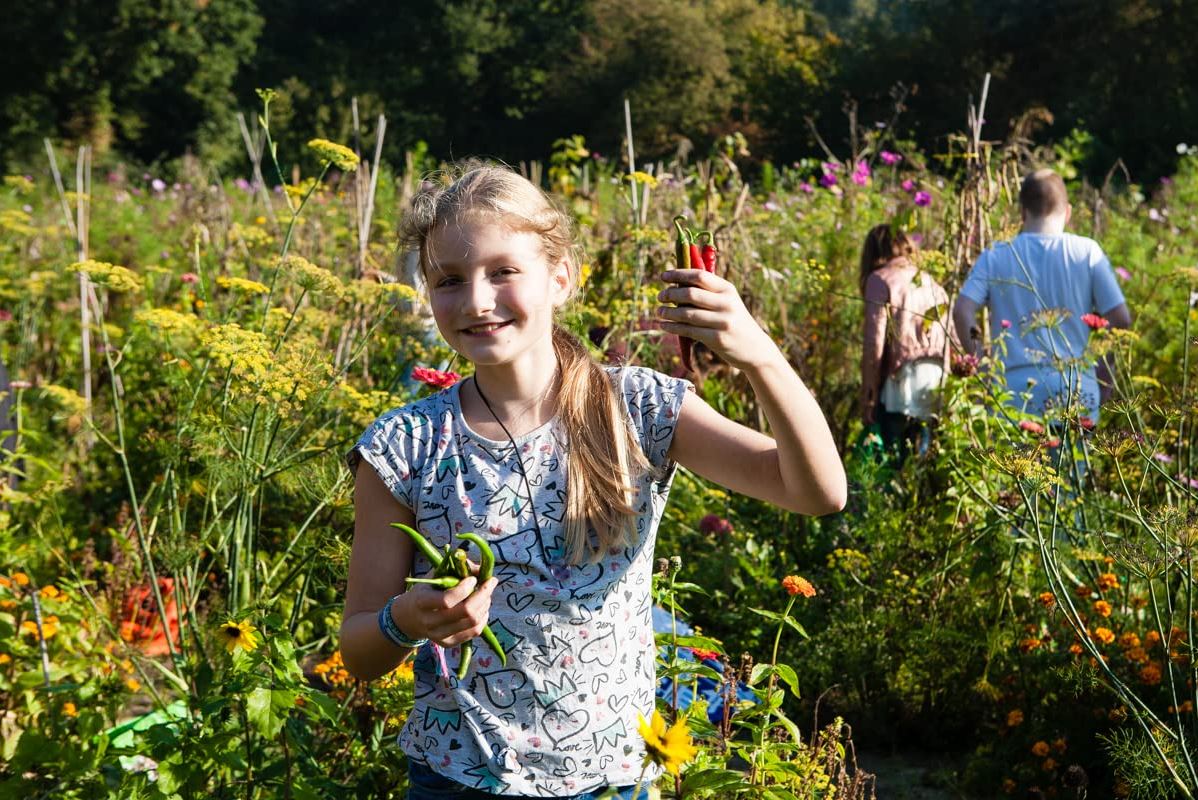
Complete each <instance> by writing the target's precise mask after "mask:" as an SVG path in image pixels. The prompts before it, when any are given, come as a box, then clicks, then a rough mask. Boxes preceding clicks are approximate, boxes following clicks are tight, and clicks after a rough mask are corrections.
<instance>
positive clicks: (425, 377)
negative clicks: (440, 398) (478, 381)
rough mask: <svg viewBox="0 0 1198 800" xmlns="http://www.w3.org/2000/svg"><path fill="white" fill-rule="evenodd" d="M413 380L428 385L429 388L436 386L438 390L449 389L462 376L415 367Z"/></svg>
mask: <svg viewBox="0 0 1198 800" xmlns="http://www.w3.org/2000/svg"><path fill="white" fill-rule="evenodd" d="M412 378H414V379H415V380H418V381H420V382H421V383H427V384H428V385H429V386H436V387H437V388H438V389H448V388H449V387H450V386H453V385H454V384H455V383H457V382H458V381H460V380H461V379H462V376H461V375H459V374H457V373H456V372H442V371H441V370H438V369H430V368H429V367H413V369H412Z"/></svg>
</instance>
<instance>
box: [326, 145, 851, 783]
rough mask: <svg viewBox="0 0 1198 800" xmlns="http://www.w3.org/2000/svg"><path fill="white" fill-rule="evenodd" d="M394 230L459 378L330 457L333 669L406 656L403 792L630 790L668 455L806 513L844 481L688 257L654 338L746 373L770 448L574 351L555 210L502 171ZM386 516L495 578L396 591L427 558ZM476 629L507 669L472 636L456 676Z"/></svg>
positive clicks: (786, 372)
mask: <svg viewBox="0 0 1198 800" xmlns="http://www.w3.org/2000/svg"><path fill="white" fill-rule="evenodd" d="M403 234H404V237H403V238H404V241H405V243H406V244H408V245H409V246H411V247H413V248H414V249H416V250H417V251H418V252H419V254H420V264H421V269H422V271H423V275H424V277H425V280H426V283H427V286H428V292H429V301H430V305H431V307H432V312H433V316H434V318H435V320H436V323H437V327H438V328H439V329H440V331H441V334H442V335H443V336H444V337H445V340H446V341H447V342H448V343H449V345H450V346H451V347H452V348H453V349H454V350H456V351H457V352H458V353H459V354H460V355H461V356H462V357H463V358H465V359H467V360H469V361H471V362H472V363H473V365H474V375H473V376H472V377H470V378H468V379H466V380H464V381H461V382H459V383H457V384H455V385H454V386H452V387H450V388H448V389H445V390H444V391H442V392H440V393H439V394H436V395H433V396H431V397H427V398H425V399H423V400H420V401H417V402H415V403H412V404H410V405H407V406H405V407H403V408H400V409H397V410H395V411H391V412H389V413H387V414H384V415H383V416H382V417H380V418H379V420H378V421H376V422H375V423H374V424H373V425H372V426H371V427H370V428H369V429H368V430H367V431H366V433H365V434H363V436H362V438H361V439H360V440H359V442H358V443H357V445H356V446H355V447H354V448H353V450H352V451H351V452H350V453H349V456H348V460H349V464H350V468H351V469H353V470H355V480H356V482H355V492H354V507H355V523H354V540H353V550H352V554H351V558H350V568H349V582H348V587H347V590H346V600H345V616H344V620H343V623H342V627H341V649H342V654H343V657H344V659H345V663H346V666H347V667H348V669H349V670H350V671H351V672H352V673H353V674H354V675H356V676H357V677H359V678H362V679H371V678H374V677H377V676H379V675H383V674H385V673H387V672H388V671H390V670H391V669H393V668H395V667H396V666H397V665H398V664H400V663H401V662H402V661H403V660H404V659H405V658H407V657H408V656H409V655H410V654H411V652H412V649H413V648H416V649H417V654H416V660H415V663H414V670H415V698H416V699H415V705H414V708H413V709H412V713H411V714H410V716H409V717H408V719H407V722H406V724H405V725H404V728H403V731H402V733H401V734H400V737H399V744H400V746H401V747H402V748H403V750H404V751H405V752H406V753H407V754H408V756H409V761H410V783H411V790H410V793H409V795H408V797H409V798H412V799H413V800H421V799H422V798H429V797H438V798H446V797H453V798H483V797H488V796H490V795H505V796H511V795H515V796H528V797H578V798H589V797H593V796H597V795H598V794H600V793H601V792H602V791H604V790H605V789H606V788H607V787H615V788H616V789H617V791H618V792H620V793H621V795H620V796H624V797H628V796H631V792H632V789H633V784H635V783H636V781H637V779H638V776H639V775H640V774H641V761H640V759H641V755H642V752H643V746H642V743H641V740H640V737H639V736H638V733H637V722H636V720H637V712H640V713H642V714H644V715H646V716H649V715H650V714H651V713H652V710H653V696H654V685H655V671H654V657H655V647H654V640H653V629H652V625H651V608H652V603H651V600H650V591H649V588H650V574H651V572H652V564H653V545H654V540H655V537H656V532H657V525H658V522H659V520H660V519H661V515H662V511H663V509H664V506H665V501H666V496H667V494H668V493H669V488H670V482H671V480H672V478H673V476H674V467H675V464H676V463H679V464H682V465H683V466H685V467H687V468H689V469H691V470H693V471H694V472H696V473H697V474H699V475H702V476H704V477H706V478H708V479H710V480H713V481H715V482H717V483H720V484H723V485H725V486H727V487H728V488H730V489H732V490H734V491H739V492H743V493H745V494H748V495H752V496H754V497H759V498H762V499H764V500H767V501H770V502H772V503H776V504H777V505H779V506H782V507H783V508H787V509H790V510H793V511H796V512H801V513H807V514H824V513H828V512H831V511H836V510H838V509H840V508H841V507H843V505H844V500H845V491H846V486H845V477H844V472H843V470H842V468H841V464H840V459H839V456H838V454H837V452H836V448H835V445H834V443H833V440H832V436H831V433H830V431H829V430H828V426H827V424H826V422H825V421H824V417H823V414H822V413H821V412H820V408H819V406H818V405H817V404H816V402H815V399H814V398H813V397H812V396H811V394H810V393H809V392H808V391H807V389H806V388H805V387H804V385H803V383H802V381H800V380H799V377H798V376H797V375H796V374H795V373H794V371H793V370H792V369H791V368H790V365H789V364H788V363H787V362H786V359H785V358H784V357H783V355H782V353H781V352H780V351H779V350H778V348H777V347H776V346H775V345H774V343H773V342H772V341H771V340H770V338H769V336H768V335H767V334H766V333H765V331H763V330H762V329H761V328H760V327H759V326H758V325H757V323H756V322H755V321H754V320H753V318H752V317H751V316H750V315H749V313H748V312H747V311H746V309H745V307H744V304H743V303H742V302H741V300H740V297H739V296H738V295H737V292H736V290H735V288H734V287H733V286H732V285H731V284H729V283H728V282H727V281H725V280H723V279H721V278H718V277H716V276H714V275H711V274H708V273H704V272H702V271H701V270H685V271H678V270H673V271H668V272H665V273H664V274H663V275H662V276H661V277H662V280H663V281H664V282H667V283H670V284H674V285H673V286H671V287H669V288H666V289H664V290H663V291H662V292H661V294H660V295H659V297H660V299H661V300H662V302H664V303H670V304H682V303H686V304H688V307H685V308H683V307H679V306H677V305H675V306H673V307H662V308H661V309H659V314H660V317H661V319H662V322H661V328H662V329H663V330H666V331H669V332H670V333H676V334H681V335H684V336H690V337H692V338H694V339H696V340H698V341H701V342H704V343H705V344H707V345H708V346H709V347H711V348H712V349H713V350H715V351H716V352H718V353H719V354H720V355H721V356H723V357H724V359H725V360H727V361H728V363H730V364H732V365H734V366H736V367H739V368H740V369H742V370H744V372H745V374H746V375H747V377H748V378H749V380H750V381H751V382H752V384H753V387H754V389H755V391H756V393H757V396H758V398H759V400H760V401H761V404H762V406H763V407H764V409H765V412H766V416H767V418H768V419H769V421H770V424H771V426H772V428H773V430H774V433H775V437H776V438H773V439H771V438H769V437H768V436H766V435H764V434H761V433H758V432H756V431H753V430H750V429H748V428H745V427H742V426H741V425H738V424H736V423H734V422H731V421H729V420H727V419H725V418H724V417H723V416H721V415H720V414H719V413H717V412H716V411H714V410H713V409H711V408H710V407H709V406H708V405H707V404H705V403H704V402H703V401H702V400H701V399H700V398H699V397H698V396H696V395H695V394H694V393H693V391H688V390H689V389H691V388H692V387H691V386H690V384H689V382H687V381H685V380H682V379H676V378H670V377H668V376H665V375H662V374H659V373H656V372H653V371H652V370H648V369H643V368H639V367H626V368H615V367H612V368H604V367H601V366H599V365H598V364H597V363H595V362H594V361H593V360H592V359H591V357H590V355H589V353H588V351H587V350H586V348H585V347H584V346H583V345H582V344H581V342H580V341H579V340H578V339H576V338H575V337H574V336H573V335H571V334H570V333H568V332H567V331H566V330H565V329H563V328H561V327H559V326H558V325H556V324H555V315H556V313H557V312H558V310H559V309H561V308H562V307H563V306H564V305H565V304H566V303H567V302H568V301H569V300H570V298H571V297H572V296H573V295H574V294H575V292H576V291H577V289H578V275H579V265H580V262H579V259H578V254H577V251H576V248H575V245H574V243H573V238H572V231H571V223H570V220H569V218H568V217H567V216H565V215H564V214H563V213H562V212H561V211H560V210H558V209H557V208H556V207H555V206H554V205H553V204H552V203H551V202H550V201H549V199H548V198H547V197H546V196H545V195H544V194H543V193H542V192H541V191H540V190H539V189H537V188H536V187H535V186H533V185H532V184H531V183H529V182H528V181H526V180H525V179H524V178H522V177H520V176H519V175H518V174H516V173H514V172H512V171H510V170H508V169H505V168H499V167H489V166H473V167H470V168H468V169H466V170H465V171H464V172H463V173H462V174H461V175H460V176H459V177H458V178H457V180H456V181H454V182H453V184H452V185H450V186H448V187H443V186H441V185H437V186H435V187H433V188H429V189H427V190H425V191H423V192H422V193H421V194H420V195H418V196H417V197H416V198H415V200H414V201H413V205H412V208H411V210H410V212H409V213H408V214H407V215H406V216H405V218H404V222H403ZM362 462H365V467H363V466H362ZM393 522H403V523H406V524H408V525H410V526H412V527H414V528H416V529H418V530H419V531H421V532H422V533H423V534H424V535H425V536H426V537H428V538H429V540H430V541H432V543H433V544H434V545H435V546H437V547H442V546H443V545H445V544H450V545H451V546H455V547H456V546H457V545H458V544H460V541H459V540H458V539H457V538H456V534H459V533H467V532H469V533H475V534H478V535H479V536H482V537H483V538H485V539H486V540H487V541H488V543H489V544H490V545H491V546H492V548H493V550H494V553H495V557H496V565H495V573H494V576H493V577H492V578H491V579H490V580H488V581H486V582H484V583H482V584H479V582H478V581H477V579H476V578H475V577H468V578H466V579H465V580H463V581H462V582H461V583H460V584H459V585H458V586H457V587H456V588H453V589H450V590H448V591H442V590H440V589H435V588H433V587H431V586H428V585H419V584H418V585H416V586H415V588H412V589H409V590H408V591H404V586H405V584H404V579H405V578H406V577H408V576H409V575H416V574H423V573H426V572H428V571H429V569H430V564H429V562H428V561H427V560H426V558H425V557H424V555H423V554H422V553H419V552H415V553H414V547H413V544H412V542H411V540H410V539H409V537H408V536H406V535H405V534H403V533H401V532H399V531H398V530H396V529H395V528H393V527H391V524H390V523H393ZM476 557H477V556H476ZM488 623H489V624H490V628H491V630H492V631H493V632H494V633H495V635H496V637H497V638H498V640H499V642H500V644H501V645H502V646H503V648H504V650H505V651H506V652H507V664H506V666H503V665H501V664H500V663H499V659H498V657H497V654H496V653H495V652H494V651H492V650H491V649H490V648H489V647H487V646H486V645H484V644H482V641H481V640H479V642H477V643H476V648H475V654H474V657H473V659H472V662H471V663H470V665H469V671H468V672H467V673H466V676H465V678H464V679H463V680H461V681H459V680H457V678H456V677H454V674H453V673H454V672H456V667H457V664H458V659H459V654H460V647H459V646H460V645H461V644H462V643H463V642H466V641H470V640H472V639H474V638H475V637H477V636H478V635H479V633H480V631H481V630H482V627H483V626H484V625H486V624H488ZM432 644H436V645H439V646H440V647H441V648H444V650H443V651H442V655H443V656H444V659H445V663H446V665H447V667H448V668H447V669H446V668H445V666H443V665H442V661H441V657H440V655H438V653H437V651H435V650H434V648H433V647H432ZM649 777H654V776H653V775H652V774H650V776H649Z"/></svg>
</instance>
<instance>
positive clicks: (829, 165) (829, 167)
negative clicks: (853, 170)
mask: <svg viewBox="0 0 1198 800" xmlns="http://www.w3.org/2000/svg"><path fill="white" fill-rule="evenodd" d="M820 166H821V167H823V168H824V172H840V170H841V169H843V167H842V166H841V165H840V162H839V161H825V162H824V163H822V164H820Z"/></svg>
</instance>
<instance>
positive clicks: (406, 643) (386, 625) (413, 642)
mask: <svg viewBox="0 0 1198 800" xmlns="http://www.w3.org/2000/svg"><path fill="white" fill-rule="evenodd" d="M398 596H399V595H396V597H398ZM394 602H395V597H392V598H391V599H390V600H388V601H387V605H385V606H383V607H382V608H381V609H379V630H380V631H382V633H383V636H385V637H387V641H389V642H391V644H393V645H395V646H396V647H412V648H416V647H420V646H421V645H423V644H425V643H426V642H427V641H428V639H413V638H411V637H409V636H408V635H407V634H406V633H404V632H403V631H401V630H400V629H399V626H398V625H396V624H395V620H394V619H392V618H391V604H392V603H394Z"/></svg>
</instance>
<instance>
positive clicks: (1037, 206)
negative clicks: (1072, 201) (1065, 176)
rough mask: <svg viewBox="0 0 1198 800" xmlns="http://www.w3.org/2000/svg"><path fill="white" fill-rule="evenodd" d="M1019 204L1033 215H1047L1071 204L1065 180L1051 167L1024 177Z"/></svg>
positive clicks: (1020, 188)
mask: <svg viewBox="0 0 1198 800" xmlns="http://www.w3.org/2000/svg"><path fill="white" fill-rule="evenodd" d="M1019 206H1020V207H1021V208H1022V209H1023V210H1024V211H1026V212H1027V213H1028V215H1029V216H1032V217H1047V216H1050V215H1052V214H1055V213H1057V212H1058V211H1064V210H1065V209H1066V208H1067V207H1068V206H1069V192H1067V191H1066V190H1065V181H1063V180H1061V176H1060V175H1058V174H1056V173H1055V172H1053V171H1052V170H1051V169H1038V170H1036V171H1035V172H1033V173H1032V174H1031V175H1028V176H1027V177H1026V178H1024V179H1023V185H1022V186H1020V187H1019Z"/></svg>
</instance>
